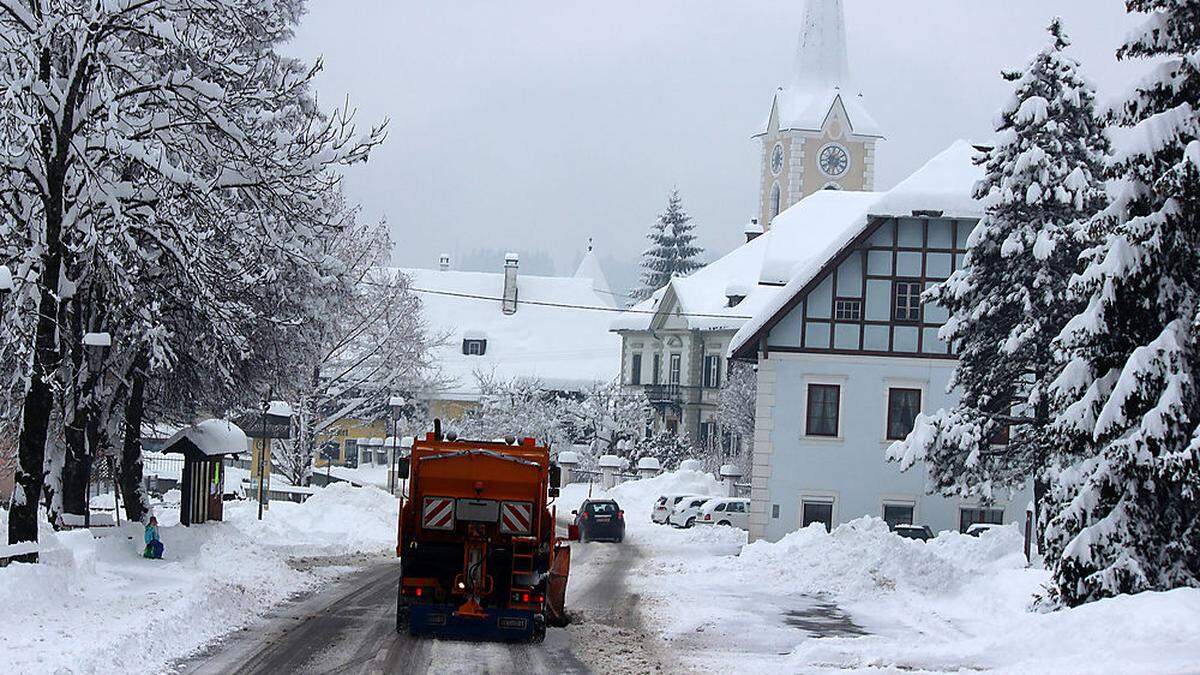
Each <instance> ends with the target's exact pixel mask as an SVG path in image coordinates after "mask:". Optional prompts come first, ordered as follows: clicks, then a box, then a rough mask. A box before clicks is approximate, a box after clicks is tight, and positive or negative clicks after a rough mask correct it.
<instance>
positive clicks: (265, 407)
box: [258, 389, 274, 520]
mask: <svg viewBox="0 0 1200 675" xmlns="http://www.w3.org/2000/svg"><path fill="white" fill-rule="evenodd" d="M273 393H274V391H273V390H271V389H268V390H267V395H266V396H264V397H263V400H262V439H261V441H260V442H261V443H262V445H260V446H259V453H258V519H259V520H262V513H263V490H264V489H265V488H266V475H267V443H270V442H271V439H270V438H268V437H267V411H269V410H270V409H271V397H272V394H273Z"/></svg>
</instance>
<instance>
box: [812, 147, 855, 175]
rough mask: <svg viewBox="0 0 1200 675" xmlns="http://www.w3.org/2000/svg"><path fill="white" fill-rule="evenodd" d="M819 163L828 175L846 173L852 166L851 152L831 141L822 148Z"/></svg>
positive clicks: (822, 170) (818, 156) (818, 158)
mask: <svg viewBox="0 0 1200 675" xmlns="http://www.w3.org/2000/svg"><path fill="white" fill-rule="evenodd" d="M817 165H818V166H819V167H820V168H821V172H822V173H824V174H825V175H826V176H829V177H831V178H837V177H839V176H842V175H845V173H846V170H847V169H849V168H850V153H848V152H846V149H845V148H843V147H842V146H840V145H838V144H836V143H830V144H829V145H827V146H825V147H823V148H821V152H820V153H819V154H818V155H817Z"/></svg>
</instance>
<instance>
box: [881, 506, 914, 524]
mask: <svg viewBox="0 0 1200 675" xmlns="http://www.w3.org/2000/svg"><path fill="white" fill-rule="evenodd" d="M883 519H884V520H885V521H887V524H888V527H890V528H892V529H893V530H894V529H896V526H897V525H912V524H913V505H912V504H884V505H883Z"/></svg>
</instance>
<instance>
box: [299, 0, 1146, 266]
mask: <svg viewBox="0 0 1200 675" xmlns="http://www.w3.org/2000/svg"><path fill="white" fill-rule="evenodd" d="M845 4H846V23H847V32H848V38H849V48H850V69H851V73H852V77H853V78H854V80H855V81H856V84H857V88H858V89H860V90H861V92H862V93H863V95H864V96H865V101H866V104H867V106H868V109H869V110H870V111H871V112H872V113H873V115H874V116H875V117H876V118H877V119H878V121H879V122H880V124H881V125H882V126H883V128H884V131H885V133H886V135H887V140H886V141H884V142H882V143H881V144H880V146H879V148H878V163H877V166H878V178H877V180H878V183H877V186H876V187H877V188H887V187H890V186H891V185H893V184H895V183H896V182H897V181H898V180H900V179H901V178H903V177H904V176H905V175H907V174H908V173H909V172H911V171H912V170H914V169H916V168H917V167H919V166H920V165H921V164H922V163H923V162H924V161H925V160H927V159H928V158H929V157H931V156H932V155H934V154H936V153H937V152H938V151H939V150H941V149H942V148H944V147H945V146H946V145H948V144H949V143H950V142H952V141H953V140H955V139H956V138H963V137H965V138H973V139H977V138H985V137H986V136H987V134H988V132H989V131H990V125H991V120H992V118H993V116H994V114H995V111H996V110H997V109H998V107H999V105H1000V104H1001V103H1002V102H1003V100H1004V98H1005V97H1006V96H1007V93H1008V91H1009V89H1008V86H1007V85H1006V84H1005V83H1004V82H1003V81H1001V80H1000V78H999V75H998V73H999V71H1000V70H1001V69H1002V68H1005V67H1014V66H1019V65H1021V64H1023V63H1024V62H1025V61H1026V60H1027V59H1028V58H1029V56H1030V55H1032V53H1033V52H1035V51H1036V50H1037V49H1039V48H1040V47H1041V45H1042V44H1043V43H1044V41H1045V39H1046V34H1045V32H1044V28H1045V26H1046V24H1047V23H1048V22H1049V19H1050V18H1051V16H1052V15H1053V14H1059V15H1061V16H1063V18H1064V20H1065V21H1066V27H1067V29H1068V31H1069V32H1070V34H1071V35H1072V37H1073V38H1074V43H1075V44H1074V47H1073V52H1074V55H1075V56H1076V58H1078V59H1080V60H1081V61H1082V62H1083V64H1084V68H1085V72H1086V73H1087V74H1088V75H1089V76H1090V77H1091V78H1092V79H1093V80H1094V81H1095V82H1096V83H1097V85H1098V87H1099V89H1100V92H1101V98H1102V99H1107V98H1111V97H1112V96H1114V95H1116V94H1119V93H1121V92H1122V91H1123V90H1124V89H1125V88H1126V87H1127V86H1128V84H1129V82H1130V80H1131V79H1132V78H1133V77H1136V76H1137V75H1138V74H1139V73H1140V72H1142V70H1143V68H1144V67H1143V66H1141V65H1140V64H1117V63H1116V61H1115V58H1114V56H1113V54H1114V52H1115V50H1116V48H1117V46H1118V45H1119V44H1120V42H1121V39H1122V37H1123V36H1124V35H1125V33H1126V31H1127V30H1128V28H1129V26H1130V25H1132V23H1131V20H1130V18H1129V17H1127V16H1125V14H1124V9H1123V6H1124V3H1123V2H1122V0H1004V1H1002V2H980V1H977V0H886V1H885V0H846V2H845ZM803 10H804V0H739V1H736V2H730V1H729V0H637V1H634V0H606V1H605V2H582V1H579V2H576V1H572V0H553V1H552V0H545V1H541V2H534V1H532V0H504V1H503V2H496V1H495V0H488V1H484V0H478V1H476V0H443V1H440V2H426V1H420V2H418V1H412V0H310V1H309V13H308V14H307V16H306V17H305V18H304V20H303V22H302V24H301V26H300V28H299V31H298V34H297V36H296V39H295V41H294V42H293V43H292V44H291V45H290V46H289V51H290V52H291V53H293V54H295V55H298V56H302V57H305V58H307V59H313V58H316V57H318V56H321V57H324V59H325V71H324V72H323V73H322V74H321V76H320V78H319V80H318V83H317V84H318V91H319V95H320V98H321V100H322V103H323V105H325V106H326V107H333V106H336V105H340V104H341V103H342V102H343V101H344V100H346V99H347V97H348V99H349V101H350V103H351V105H352V106H354V107H357V108H358V114H359V121H360V124H361V125H362V126H366V125H368V124H370V123H374V122H378V121H381V120H383V119H385V118H386V119H388V120H389V124H388V128H389V138H388V141H387V143H386V144H385V145H384V146H383V147H382V148H380V149H379V150H378V151H376V153H375V154H374V155H373V156H372V158H371V161H370V162H369V163H368V164H367V165H365V166H362V167H356V168H354V169H351V170H349V171H348V174H347V191H348V194H349V197H350V198H351V199H352V200H353V201H357V202H360V203H361V204H362V205H363V207H364V209H365V212H366V214H367V215H368V216H369V217H372V218H375V217H380V216H386V217H387V219H388V220H389V222H390V223H391V226H392V230H393V233H394V236H395V239H396V242H397V246H396V250H395V254H394V258H395V262H396V263H397V264H401V265H412V266H421V267H432V266H434V265H436V262H437V255H438V253H440V252H443V251H444V252H449V253H451V254H453V255H456V256H458V257H460V258H461V257H462V256H463V255H465V254H466V253H467V252H469V251H471V250H474V249H477V248H495V249H499V250H506V249H520V250H527V251H533V250H543V251H546V252H547V253H549V254H550V255H551V256H553V258H554V259H555V261H556V264H557V266H558V268H559V271H560V272H564V273H565V272H569V271H570V270H569V269H568V268H569V266H570V265H571V264H573V262H574V260H576V259H577V256H578V252H579V251H580V250H581V249H582V248H583V246H584V244H585V242H586V240H587V238H588V237H594V238H595V239H596V246H597V248H598V250H599V251H602V252H605V253H609V254H612V255H616V256H618V257H623V258H635V257H636V256H637V255H638V254H639V253H640V251H641V250H642V248H643V247H644V239H643V235H644V234H645V232H646V229H647V227H648V225H649V223H651V222H652V221H653V219H654V217H655V215H656V214H657V213H659V211H661V210H662V208H663V206H664V205H665V203H666V197H667V193H668V191H669V190H670V189H671V188H672V187H673V186H678V188H679V190H680V192H681V193H682V195H683V199H684V204H685V206H686V207H687V209H688V210H689V212H690V213H691V214H692V216H693V217H694V218H695V220H696V222H697V223H698V231H699V234H700V237H701V243H702V244H703V245H704V246H705V247H707V248H708V249H709V254H708V257H709V258H710V259H711V258H715V257H717V256H719V255H721V254H724V253H725V252H727V251H728V250H730V249H731V248H732V247H733V246H736V245H737V244H738V243H739V242H740V241H741V238H742V226H743V225H744V223H745V222H746V221H747V220H748V219H749V217H750V216H751V215H752V214H753V213H754V212H755V210H756V204H755V191H756V189H757V182H758V152H759V151H758V148H757V145H756V143H754V142H752V141H751V140H750V138H749V137H750V134H751V133H753V132H754V131H755V129H756V127H757V126H758V125H759V124H760V123H761V122H762V120H763V119H764V118H765V116H766V115H767V112H768V109H769V105H770V101H771V94H772V92H773V91H774V89H775V87H776V86H779V85H781V84H785V83H786V82H787V81H788V80H789V79H790V78H791V72H790V71H791V66H792V59H793V52H794V50H795V48H796V38H797V34H798V31H799V26H800V19H801V15H802V13H803ZM499 265H500V261H497V267H499Z"/></svg>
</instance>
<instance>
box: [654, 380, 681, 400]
mask: <svg viewBox="0 0 1200 675" xmlns="http://www.w3.org/2000/svg"><path fill="white" fill-rule="evenodd" d="M645 391H646V398H648V399H650V402H651V403H679V402H681V401H682V400H683V391H682V387H680V386H679V385H678V384H647V385H646V386H645Z"/></svg>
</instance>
